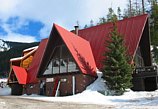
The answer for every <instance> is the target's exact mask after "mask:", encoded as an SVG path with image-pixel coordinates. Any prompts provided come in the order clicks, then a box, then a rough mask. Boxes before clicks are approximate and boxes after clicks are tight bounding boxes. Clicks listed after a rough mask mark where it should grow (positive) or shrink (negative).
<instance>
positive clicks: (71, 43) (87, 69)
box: [54, 24, 96, 75]
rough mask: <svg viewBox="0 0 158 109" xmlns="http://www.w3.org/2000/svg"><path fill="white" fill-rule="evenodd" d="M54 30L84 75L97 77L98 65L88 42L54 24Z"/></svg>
mask: <svg viewBox="0 0 158 109" xmlns="http://www.w3.org/2000/svg"><path fill="white" fill-rule="evenodd" d="M54 28H56V30H57V31H58V33H59V36H60V37H61V38H62V39H63V41H64V42H65V44H66V46H67V48H68V49H69V51H70V53H71V54H72V56H73V58H74V59H75V61H76V63H77V64H78V66H79V68H80V70H81V71H82V73H84V74H90V75H96V64H95V61H94V57H93V54H92V50H91V46H90V44H89V42H88V41H86V40H84V39H83V38H81V37H79V36H77V35H75V34H73V33H72V32H69V31H67V30H65V29H64V28H62V27H60V26H58V25H56V24H54Z"/></svg>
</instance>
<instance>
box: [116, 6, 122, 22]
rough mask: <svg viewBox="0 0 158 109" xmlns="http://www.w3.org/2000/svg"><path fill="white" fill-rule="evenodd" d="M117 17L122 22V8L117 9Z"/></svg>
mask: <svg viewBox="0 0 158 109" xmlns="http://www.w3.org/2000/svg"><path fill="white" fill-rule="evenodd" d="M117 16H118V19H119V20H121V8H120V7H118V8H117Z"/></svg>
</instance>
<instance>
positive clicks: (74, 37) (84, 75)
mask: <svg viewBox="0 0 158 109" xmlns="http://www.w3.org/2000/svg"><path fill="white" fill-rule="evenodd" d="M117 26H118V31H119V33H120V34H121V35H122V36H123V37H124V40H125V46H126V47H127V49H128V53H129V54H130V55H131V57H132V60H131V61H134V62H135V66H136V67H139V68H140V67H143V68H145V67H147V66H152V60H151V54H150V38H149V21H148V15H146V14H145V15H141V16H136V17H131V18H128V19H124V20H121V21H118V22H117ZM111 28H112V23H105V24H102V25H97V26H94V27H90V28H87V29H82V30H79V31H78V32H76V33H78V34H74V33H73V32H70V31H67V30H66V29H64V28H62V27H60V26H58V25H56V24H54V25H53V28H52V31H51V33H50V36H49V38H48V39H45V40H43V41H41V43H40V45H39V47H38V49H37V51H36V53H35V56H34V58H33V61H32V63H31V64H30V67H29V68H28V69H24V68H20V67H15V66H13V67H12V68H13V71H14V72H15V74H16V72H18V71H19V70H17V71H16V70H14V69H23V70H21V75H23V74H26V75H25V76H26V78H27V80H26V83H25V84H22V85H23V86H25V90H24V91H23V92H24V93H28V94H31V93H36V94H39V93H40V92H41V91H42V92H41V93H42V94H45V95H48V96H56V95H57V94H59V95H61V96H64V95H71V94H75V93H79V92H82V91H83V90H85V88H86V87H87V86H88V85H89V84H90V83H92V82H93V81H94V80H95V79H96V78H97V75H96V68H98V69H101V68H102V60H103V58H104V57H103V52H104V50H106V47H105V45H104V42H105V40H106V37H107V36H108V34H109V32H110V30H111ZM150 70H151V69H150ZM151 71H152V72H153V73H147V72H145V73H144V72H143V73H139V72H137V73H134V74H133V76H134V79H133V83H134V87H133V89H134V90H148V89H147V88H146V87H148V86H149V85H151V84H154V86H153V87H152V88H150V89H149V90H154V89H157V85H155V84H157V75H156V74H155V72H154V70H151ZM146 73H147V74H146ZM131 74H132V72H131ZM144 74H145V75H144ZM16 77H17V78H18V76H16ZM150 77H152V80H151V78H150ZM146 78H150V79H146ZM145 79H146V80H145ZM19 84H20V82H19ZM40 88H41V89H42V90H40Z"/></svg>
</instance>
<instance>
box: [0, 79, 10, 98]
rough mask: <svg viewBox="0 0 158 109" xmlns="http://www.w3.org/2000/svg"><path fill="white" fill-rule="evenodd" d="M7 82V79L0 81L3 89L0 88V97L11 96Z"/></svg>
mask: <svg viewBox="0 0 158 109" xmlns="http://www.w3.org/2000/svg"><path fill="white" fill-rule="evenodd" d="M7 80H8V79H7V78H3V79H0V84H1V86H3V88H2V87H0V96H6V95H10V94H11V89H10V88H9V87H8V86H7ZM2 83H3V85H2Z"/></svg>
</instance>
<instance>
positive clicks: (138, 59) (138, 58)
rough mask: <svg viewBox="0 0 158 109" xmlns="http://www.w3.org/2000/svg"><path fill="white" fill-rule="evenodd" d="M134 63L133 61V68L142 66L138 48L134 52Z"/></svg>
mask: <svg viewBox="0 0 158 109" xmlns="http://www.w3.org/2000/svg"><path fill="white" fill-rule="evenodd" d="M134 61H135V66H136V67H142V66H144V60H143V58H142V55H141V51H140V47H138V49H137V51H136V55H135V57H134Z"/></svg>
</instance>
